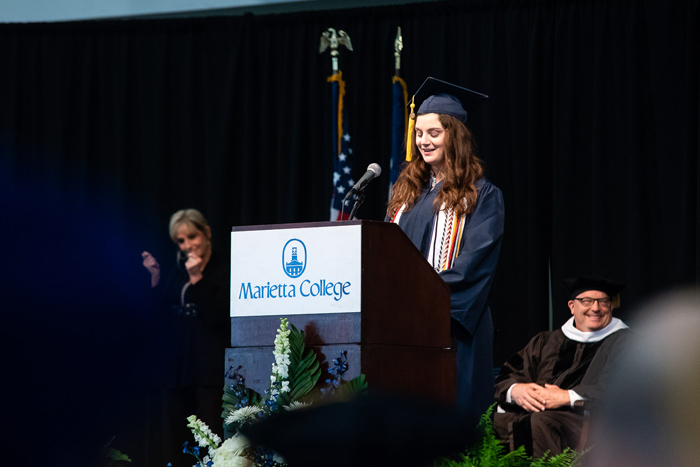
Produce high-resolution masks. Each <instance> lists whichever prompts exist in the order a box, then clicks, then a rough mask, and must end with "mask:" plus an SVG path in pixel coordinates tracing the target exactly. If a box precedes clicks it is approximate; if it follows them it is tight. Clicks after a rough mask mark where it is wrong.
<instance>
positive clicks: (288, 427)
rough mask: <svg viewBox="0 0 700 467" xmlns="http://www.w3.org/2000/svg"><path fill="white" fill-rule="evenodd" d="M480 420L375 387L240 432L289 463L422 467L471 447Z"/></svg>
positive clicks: (303, 465) (314, 466)
mask: <svg viewBox="0 0 700 467" xmlns="http://www.w3.org/2000/svg"><path fill="white" fill-rule="evenodd" d="M477 421H478V420H476V419H474V418H473V416H471V415H468V414H465V413H462V412H461V411H460V410H459V409H457V408H455V407H452V406H442V405H438V404H436V403H430V402H428V401H426V400H425V399H413V398H406V397H399V396H396V395H389V394H382V393H381V391H378V390H376V389H372V393H371V394H368V395H364V396H358V397H356V398H355V399H353V400H350V401H344V402H334V403H329V404H322V405H318V406H314V407H309V408H301V409H296V410H291V411H288V412H283V413H281V414H279V415H277V416H274V417H270V418H268V419H265V420H261V421H259V422H256V423H251V424H248V425H245V426H243V427H241V433H242V434H243V435H244V436H245V437H247V438H248V439H249V440H250V441H251V442H252V443H253V444H254V445H257V446H265V447H267V448H270V449H273V450H274V451H275V452H277V453H279V454H280V455H281V456H282V457H284V459H285V461H287V463H288V464H289V466H290V467H327V466H329V465H332V466H334V467H357V466H364V467H367V466H382V467H394V466H396V467H423V466H425V465H429V464H430V463H431V461H433V460H435V459H436V458H438V457H440V456H447V455H451V454H455V453H459V452H463V451H464V450H465V449H467V448H468V447H470V445H471V443H472V442H473V440H474V434H475V428H476V425H477Z"/></svg>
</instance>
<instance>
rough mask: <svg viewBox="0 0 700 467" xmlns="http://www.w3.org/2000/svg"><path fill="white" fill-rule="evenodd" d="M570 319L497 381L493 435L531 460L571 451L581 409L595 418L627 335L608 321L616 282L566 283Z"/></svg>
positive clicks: (577, 434) (616, 323)
mask: <svg viewBox="0 0 700 467" xmlns="http://www.w3.org/2000/svg"><path fill="white" fill-rule="evenodd" d="M563 284H564V287H565V288H566V289H567V291H568V292H569V293H570V300H569V308H570V309H571V314H572V315H573V316H572V317H571V318H570V319H569V320H568V321H567V322H566V323H565V324H564V325H563V326H562V327H561V329H557V330H556V331H545V332H541V333H539V334H537V335H536V336H535V337H534V338H533V339H532V340H531V341H530V343H529V344H528V345H527V346H526V347H525V348H524V349H522V350H521V351H520V352H518V353H517V354H515V355H514V356H513V357H511V358H510V359H509V360H508V361H507V362H506V363H505V364H504V365H503V367H502V368H501V371H500V374H499V375H498V377H497V378H496V401H497V402H498V404H499V406H498V409H497V413H496V414H495V415H494V426H495V428H496V433H497V436H498V437H499V438H500V439H501V440H502V441H503V442H504V444H505V445H506V446H507V447H509V448H510V449H511V450H514V449H517V448H518V447H519V446H525V451H526V452H527V453H528V454H529V455H533V456H535V457H541V456H543V455H544V454H545V453H546V452H547V451H549V453H550V454H551V455H555V454H559V453H561V452H562V451H564V449H566V448H567V447H570V448H572V449H575V448H576V447H577V445H578V443H579V440H580V439H581V432H582V427H583V424H584V410H583V409H584V408H585V410H587V411H590V410H591V409H592V410H593V412H595V406H596V403H598V402H600V401H601V400H602V398H603V397H604V394H605V389H606V380H607V379H608V376H609V375H610V371H611V367H612V364H613V362H614V360H615V359H616V357H617V356H619V354H620V351H621V348H622V345H623V343H624V341H625V340H626V338H627V336H628V334H629V329H628V327H627V325H625V323H623V322H622V321H621V320H619V319H617V318H613V316H612V312H613V309H614V308H615V303H616V302H619V295H618V294H619V292H620V291H621V290H622V289H623V288H624V285H622V284H615V283H613V282H610V281H608V280H606V279H601V278H597V277H576V278H571V279H565V280H564V281H563Z"/></svg>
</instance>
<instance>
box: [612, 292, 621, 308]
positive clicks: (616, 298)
mask: <svg viewBox="0 0 700 467" xmlns="http://www.w3.org/2000/svg"><path fill="white" fill-rule="evenodd" d="M612 304H613V306H614V307H615V308H620V294H616V295H615V296H614V297H613V298H612Z"/></svg>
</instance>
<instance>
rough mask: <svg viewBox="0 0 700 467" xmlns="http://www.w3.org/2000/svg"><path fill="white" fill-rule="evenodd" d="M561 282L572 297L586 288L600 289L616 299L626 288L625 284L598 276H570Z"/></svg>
mask: <svg viewBox="0 0 700 467" xmlns="http://www.w3.org/2000/svg"><path fill="white" fill-rule="evenodd" d="M561 283H562V284H563V285H564V288H565V289H566V290H567V292H569V293H570V294H571V296H570V298H571V299H574V298H576V296H577V295H578V294H580V293H581V292H585V291H586V290H599V291H601V292H604V293H606V294H608V297H610V298H613V299H614V298H615V296H616V295H617V294H619V293H620V292H622V290H623V289H624V288H625V284H616V283H615V282H612V281H610V280H608V279H603V278H602V277H596V276H581V277H569V278H568V279H564V280H562V281H561Z"/></svg>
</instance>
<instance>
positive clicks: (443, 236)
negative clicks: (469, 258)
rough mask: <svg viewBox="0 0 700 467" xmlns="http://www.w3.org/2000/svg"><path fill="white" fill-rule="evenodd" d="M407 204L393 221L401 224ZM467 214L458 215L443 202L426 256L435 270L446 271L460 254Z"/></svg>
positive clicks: (434, 221) (434, 220) (435, 218)
mask: <svg viewBox="0 0 700 467" xmlns="http://www.w3.org/2000/svg"><path fill="white" fill-rule="evenodd" d="M405 208H406V205H403V206H401V209H399V210H398V211H396V214H394V217H393V218H392V219H391V222H392V223H394V224H399V220H400V219H401V214H402V213H403V212H404V210H405ZM466 219H467V215H466V214H462V215H461V216H456V215H455V212H454V209H452V208H445V205H444V204H443V205H442V207H441V208H440V210H439V211H438V212H437V214H435V217H434V218H433V235H432V238H431V239H430V251H429V252H428V257H427V258H426V259H427V260H428V262H429V263H430V265H431V266H432V267H433V269H435V271H437V272H440V271H446V270H448V269H450V268H451V267H452V266H453V265H454V262H455V259H456V258H457V255H459V248H460V244H461V243H462V235H463V234H464V224H465V223H466Z"/></svg>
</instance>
